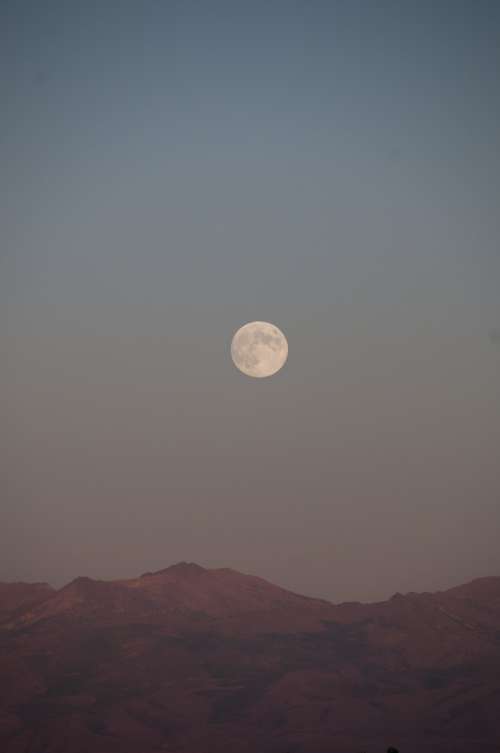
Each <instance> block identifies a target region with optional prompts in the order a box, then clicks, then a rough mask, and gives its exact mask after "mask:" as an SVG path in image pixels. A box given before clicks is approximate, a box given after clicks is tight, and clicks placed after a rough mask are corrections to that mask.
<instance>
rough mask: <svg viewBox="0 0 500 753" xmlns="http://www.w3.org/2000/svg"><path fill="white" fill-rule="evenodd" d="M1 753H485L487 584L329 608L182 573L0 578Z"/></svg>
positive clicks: (493, 637) (490, 743)
mask: <svg viewBox="0 0 500 753" xmlns="http://www.w3.org/2000/svg"><path fill="white" fill-rule="evenodd" d="M0 678H1V679H0V749H1V750H2V752H5V753H139V751H140V753H164V752H165V751H170V752H171V753H222V751H229V753H255V751H257V750H259V751H263V752H264V753H290V752H291V751H292V752H293V753H348V752H349V751H352V753H356V752H357V751H359V750H364V751H366V753H371V751H373V753H375V751H376V750H379V751H380V750H382V751H383V750H385V749H386V748H387V746H388V745H389V744H394V745H397V747H399V748H400V750H401V753H421V751H422V750H424V751H426V752H427V751H429V753H470V751H471V750H474V749H475V748H477V747H481V750H482V751H487V752H488V753H490V752H491V753H493V751H497V750H498V741H500V720H499V714H498V710H499V708H500V680H499V678H500V577H497V576H490V577H486V578H478V579H474V580H472V581H470V582H469V583H465V584H462V585H460V586H456V587H453V588H451V589H447V590H444V591H439V592H434V593H431V592H423V593H415V592H409V593H407V594H404V595H403V594H397V593H396V594H394V595H393V596H392V597H391V598H389V599H387V600H386V601H381V602H369V603H359V602H340V603H338V604H334V603H332V602H328V601H326V600H322V599H315V598H314V597H307V596H302V595H300V594H295V593H293V592H291V591H288V590H287V589H284V588H282V587H280V586H277V585H274V584H272V583H270V582H268V581H266V580H264V579H262V578H258V577H256V576H253V575H247V574H243V573H239V572H238V571H235V570H232V569H230V568H213V569H208V568H203V567H201V566H199V565H196V563H189V562H180V563H176V564H175V565H171V566H170V567H167V568H164V569H162V570H159V571H156V572H154V573H143V574H142V575H141V576H138V577H137V578H128V579H122V580H115V581H105V580H96V579H92V578H88V577H85V576H80V577H78V578H75V579H73V580H72V581H70V582H69V583H67V584H66V585H65V586H63V587H62V588H60V589H57V590H56V589H52V588H51V587H50V586H47V585H44V584H26V583H24V584H19V583H17V584H0Z"/></svg>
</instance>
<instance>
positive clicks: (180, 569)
mask: <svg viewBox="0 0 500 753" xmlns="http://www.w3.org/2000/svg"><path fill="white" fill-rule="evenodd" d="M205 572H206V570H205V568H204V567H201V565H197V564H196V562H184V561H183V562H177V563H176V564H175V565H170V566H169V567H165V568H163V569H162V570H156V571H155V572H148V573H143V574H142V575H141V578H151V577H155V576H157V575H167V574H168V575H179V576H181V577H187V578H189V577H192V576H197V575H201V574H202V573H205Z"/></svg>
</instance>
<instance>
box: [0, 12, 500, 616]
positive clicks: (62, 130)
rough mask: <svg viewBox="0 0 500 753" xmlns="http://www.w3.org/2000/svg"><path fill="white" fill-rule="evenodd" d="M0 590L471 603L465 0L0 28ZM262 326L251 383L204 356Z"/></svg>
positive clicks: (482, 327) (472, 316)
mask: <svg viewBox="0 0 500 753" xmlns="http://www.w3.org/2000/svg"><path fill="white" fill-rule="evenodd" d="M0 29H1V31H0V37H1V38H0V76H1V82H0V87H1V89H0V110H1V112H2V116H1V119H0V188H1V192H0V228H1V257H2V258H1V269H0V274H1V282H0V286H1V295H2V304H1V305H2V311H1V314H2V317H1V343H0V344H1V356H2V373H1V388H2V407H3V413H4V418H3V419H2V427H3V428H2V448H3V449H2V458H3V460H2V465H3V466H4V473H3V478H4V482H3V483H2V487H3V489H2V496H1V511H0V512H1V519H0V580H18V579H20V580H46V581H50V582H51V583H53V584H54V585H62V584H63V583H65V582H67V581H68V580H70V579H71V578H73V577H75V576H77V575H83V574H86V575H89V576H91V577H97V578H99V577H101V578H115V577H127V576H132V575H136V574H139V573H141V572H144V571H147V570H154V569H160V568H162V567H166V566H168V565H170V564H172V563H174V562H176V561H179V560H192V561H195V562H198V563H199V564H201V565H204V566H207V567H232V568H235V569H239V570H243V571H245V572H250V573H253V574H256V575H260V576H262V577H265V578H267V579H269V580H271V581H274V582H276V583H278V584H280V585H283V586H286V587H288V588H291V589H292V590H296V591H299V592H303V593H307V594H310V595H317V596H323V597H327V598H329V599H332V600H334V601H341V600H347V599H360V600H372V599H378V598H386V597H388V596H390V595H391V594H392V593H394V592H395V591H409V590H416V591H419V590H420V591H421V590H434V589H439V588H446V587H448V586H451V585H455V584H457V583H460V582H463V581H466V580H469V579H472V578H474V577H477V576H482V575H491V574H497V575H498V574H500V546H499V535H500V449H499V448H500V345H499V342H498V339H497V338H495V337H492V336H491V333H492V332H496V331H498V330H499V328H500V220H499V217H500V212H499V197H500V126H499V116H500V87H499V86H498V72H499V70H500V52H499V51H500V6H499V4H498V2H496V1H495V0H491V2H487V1H482V0H469V1H468V2H462V1H461V0H450V1H446V0H442V1H441V2H440V1H439V0H435V1H434V2H426V1H424V0H422V1H421V2H418V3H417V2H410V1H408V2H405V1H404V0H403V2H401V0H393V1H389V0H387V1H385V2H382V1H378V0H374V1H373V2H372V0H364V1H363V2H361V1H359V0H329V1H327V0H325V1H324V2H322V1H320V0H300V1H299V0H286V1H285V0H283V1H281V0H276V1H274V0H266V2H264V0H252V1H249V0H247V1H246V2H240V1H238V0H228V1H227V2H219V1H218V0H210V1H206V0H199V2H192V1H191V0H168V1H167V0H165V1H164V2H160V1H159V0H141V1H139V0H136V2H127V1H126V0H121V1H120V2H113V1H112V0H111V1H109V2H107V1H106V0H105V1H104V2H103V1H102V0H99V2H97V0H95V1H92V0H88V1H87V2H81V1H80V0H78V2H76V1H75V2H73V1H72V0H60V1H59V2H58V1H57V0H47V2H39V0H31V1H30V0H27V1H26V2H22V3H20V2H18V0H10V1H9V0H6V1H5V2H3V3H2V11H1V15H0ZM252 319H259V320H267V321H271V322H273V323H275V324H276V325H277V326H278V327H280V328H281V329H282V330H283V331H284V333H285V334H286V336H287V338H288V341H289V347H290V353H289V359H288V362H287V364H286V365H285V367H284V369H283V370H282V371H281V372H279V374H277V375H276V376H274V377H272V378H270V379H251V378H248V377H245V376H244V375H242V374H240V373H239V372H238V371H237V370H236V369H235V368H234V366H233V364H232V362H231V358H230V355H229V346H230V341H231V337H232V334H233V332H234V331H235V330H236V329H237V328H238V327H240V326H241V325H242V324H243V323H245V322H247V321H249V320H252Z"/></svg>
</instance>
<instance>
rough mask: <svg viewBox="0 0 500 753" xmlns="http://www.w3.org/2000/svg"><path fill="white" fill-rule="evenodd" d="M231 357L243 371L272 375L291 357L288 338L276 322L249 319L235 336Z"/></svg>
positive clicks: (260, 375) (262, 375)
mask: <svg viewBox="0 0 500 753" xmlns="http://www.w3.org/2000/svg"><path fill="white" fill-rule="evenodd" d="M231 358H232V359H233V363H234V365H235V366H236V368H237V369H239V370H240V371H242V372H243V374H246V375H247V376H251V377H269V376H272V375H273V374H276V372H277V371H279V370H280V369H281V367H282V366H283V364H284V363H285V361H286V359H287V358H288V342H287V339H286V337H285V335H284V334H283V332H282V331H281V330H280V329H278V327H276V326H275V325H274V324H269V322H248V324H244V325H243V327H240V329H239V330H238V331H237V332H236V333H235V335H234V337H233V340H232V343H231Z"/></svg>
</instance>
